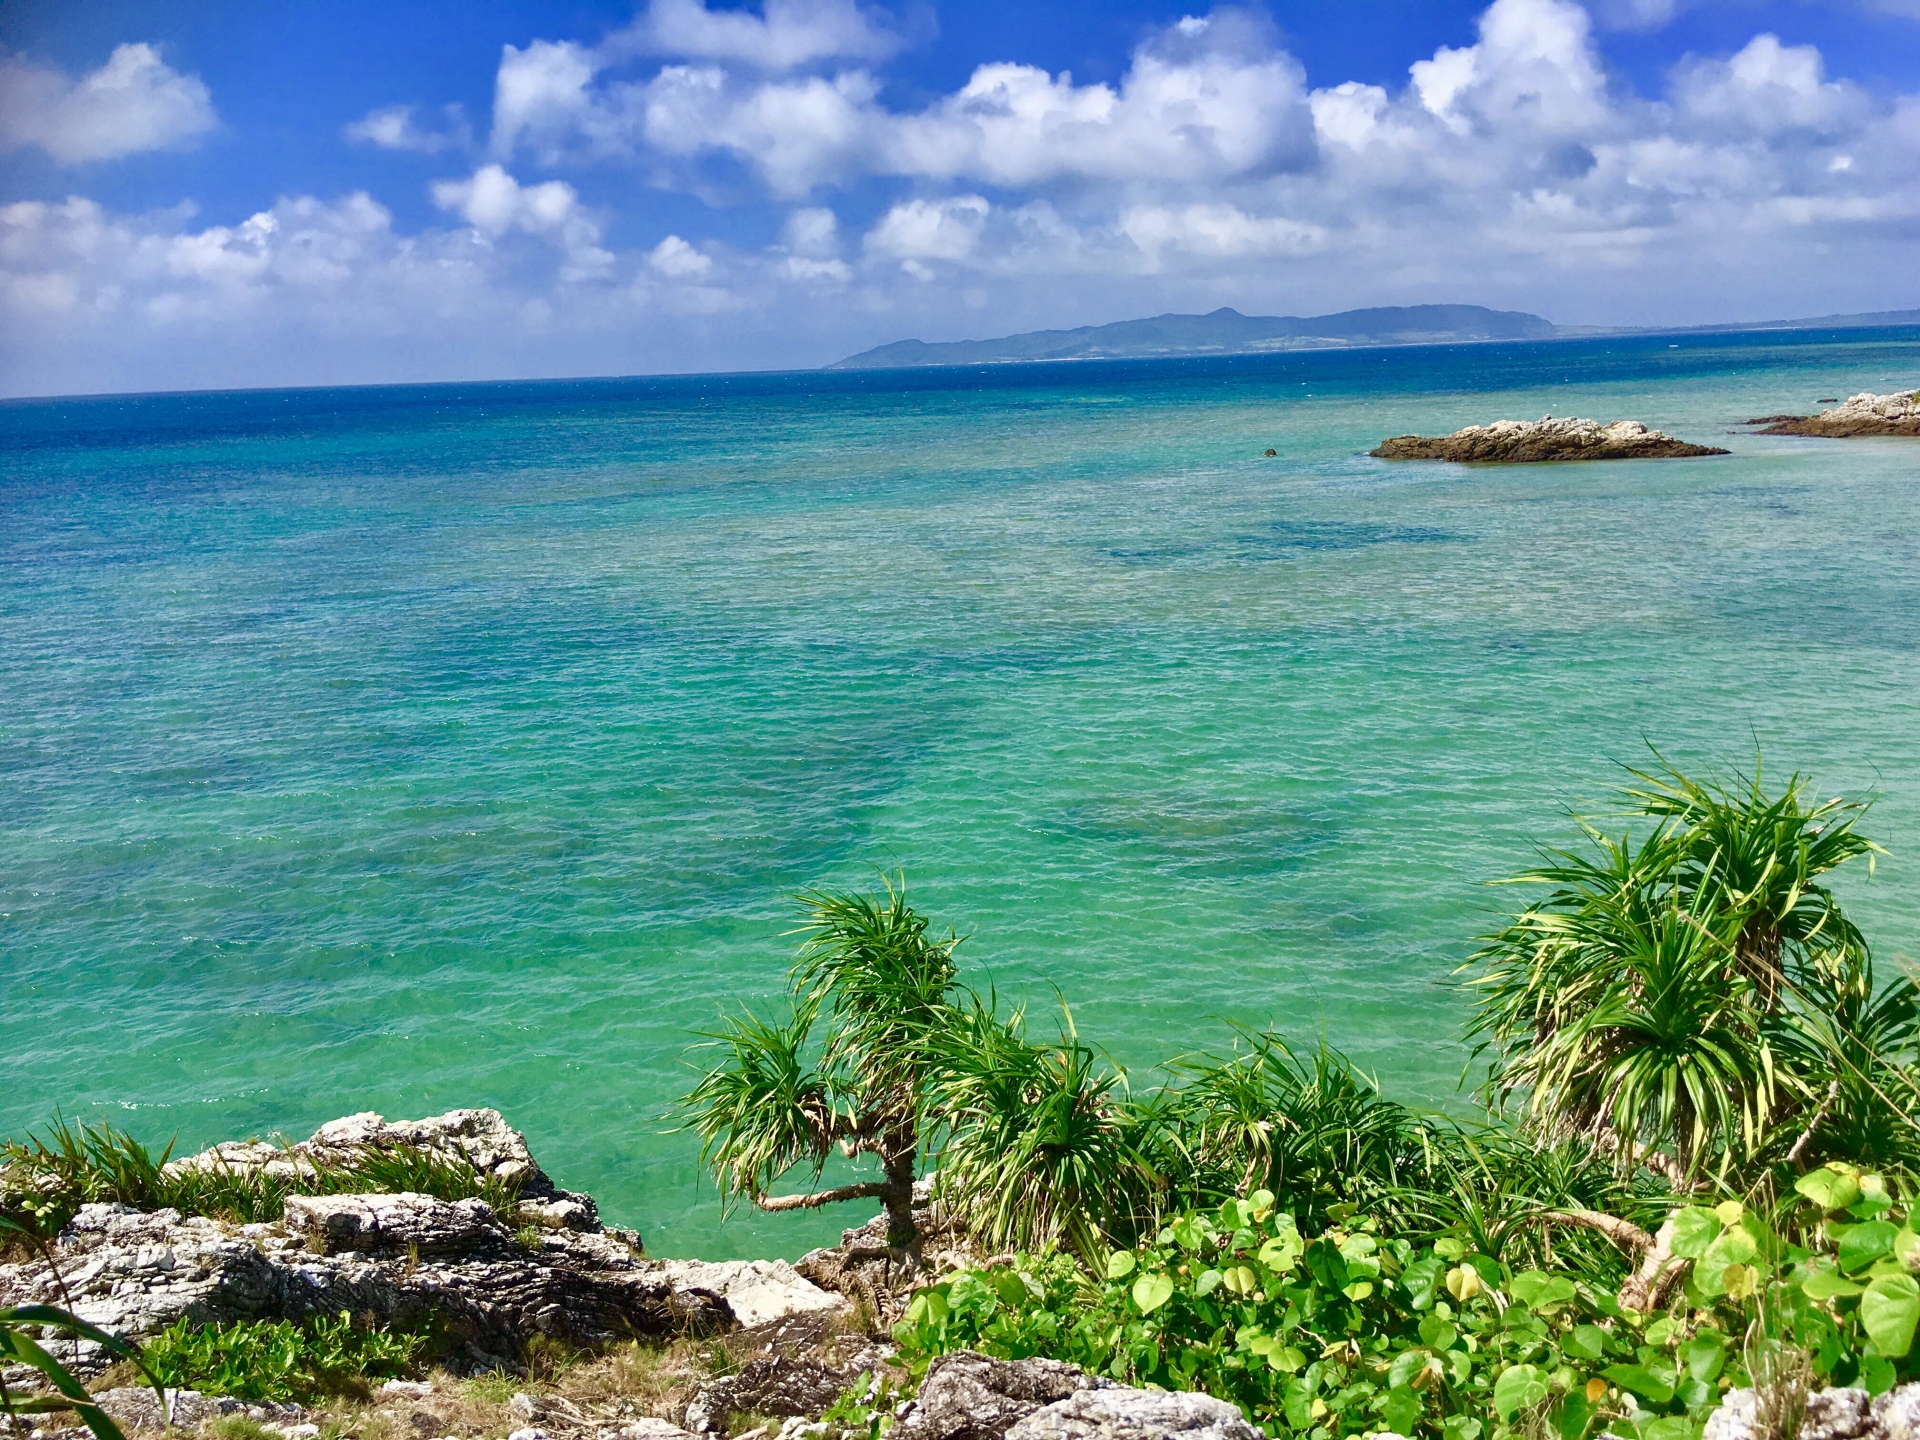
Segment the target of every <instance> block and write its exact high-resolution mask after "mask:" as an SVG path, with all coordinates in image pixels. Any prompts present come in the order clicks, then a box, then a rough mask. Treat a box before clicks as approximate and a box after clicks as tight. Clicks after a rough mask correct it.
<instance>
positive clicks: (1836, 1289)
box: [1800, 1269, 1864, 1300]
mask: <svg viewBox="0 0 1920 1440" xmlns="http://www.w3.org/2000/svg"><path fill="white" fill-rule="evenodd" d="M1863 1288H1864V1287H1863V1286H1860V1285H1856V1284H1854V1283H1853V1281H1851V1280H1849V1279H1847V1278H1846V1277H1845V1276H1844V1275H1842V1274H1841V1273H1840V1272H1839V1271H1838V1270H1825V1269H1823V1270H1816V1271H1814V1272H1813V1273H1812V1274H1811V1275H1809V1276H1808V1277H1807V1278H1806V1282H1805V1283H1804V1284H1802V1285H1801V1287H1800V1293H1801V1294H1803V1295H1805V1296H1806V1297H1807V1298H1808V1299H1809V1300H1844V1299H1846V1298H1847V1297H1848V1296H1850V1295H1858V1294H1859V1293H1860V1292H1861V1290H1862V1289H1863Z"/></svg>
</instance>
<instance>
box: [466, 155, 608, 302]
mask: <svg viewBox="0 0 1920 1440" xmlns="http://www.w3.org/2000/svg"><path fill="white" fill-rule="evenodd" d="M430 193H431V194H432V196H433V203H434V204H436V205H438V206H439V207H440V208H441V209H442V210H450V211H453V212H454V213H456V214H458V215H459V216H460V217H461V218H462V219H463V220H465V221H466V222H467V223H468V224H469V225H471V226H472V227H473V230H474V234H475V235H476V236H477V237H479V238H481V239H483V240H487V241H493V240H497V239H500V238H501V237H503V236H506V235H508V234H510V233H514V232H518V233H520V234H525V235H535V236H540V237H542V238H544V239H547V240H550V241H552V242H553V243H554V244H556V245H557V246H558V247H559V248H560V250H561V253H562V254H563V255H564V256H565V262H566V263H565V266H564V268H563V270H562V271H561V276H562V278H563V279H569V280H577V279H584V278H587V277H590V276H596V275H601V274H604V273H606V271H607V270H608V269H610V268H611V267H612V265H613V261H614V257H613V254H612V252H611V251H608V250H603V249H601V248H600V232H601V226H600V222H599V220H598V219H596V218H595V217H594V216H593V215H592V214H590V213H589V212H588V211H587V209H586V208H585V207H584V206H583V205H581V203H580V197H579V195H578V194H577V193H576V192H575V191H574V188H573V187H572V186H571V185H569V184H567V183H566V182H565V181H561V180H548V181H546V182H545V183H544V184H540V185H522V184H521V183H520V182H519V181H518V180H516V179H514V177H513V176H511V175H509V174H508V173H507V172H506V170H505V169H503V168H502V167H501V166H499V165H483V166H481V167H480V168H479V169H478V170H476V171H474V172H473V174H472V176H470V177H469V178H468V179H465V180H436V181H434V183H433V185H432V187H431V190H430Z"/></svg>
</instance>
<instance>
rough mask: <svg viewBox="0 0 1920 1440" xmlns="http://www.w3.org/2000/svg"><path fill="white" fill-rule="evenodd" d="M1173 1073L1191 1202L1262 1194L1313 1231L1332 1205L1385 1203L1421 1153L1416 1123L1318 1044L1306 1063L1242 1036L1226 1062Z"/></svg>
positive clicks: (1276, 1041) (1264, 1039) (1201, 1061)
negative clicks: (1177, 1081)
mask: <svg viewBox="0 0 1920 1440" xmlns="http://www.w3.org/2000/svg"><path fill="white" fill-rule="evenodd" d="M1169 1068H1171V1069H1172V1070H1173V1071H1174V1073H1175V1074H1176V1075H1178V1076H1179V1077H1180V1078H1181V1079H1182V1080H1183V1081H1184V1084H1183V1085H1182V1087H1181V1088H1180V1090H1179V1092H1178V1095H1177V1099H1176V1102H1175V1104H1176V1109H1177V1116H1178V1118H1177V1122H1176V1123H1177V1124H1178V1125H1179V1127H1180V1129H1181V1131H1182V1133H1183V1135H1184V1137H1185V1146H1186V1151H1187V1153H1188V1154H1189V1155H1190V1156H1191V1157H1192V1160H1193V1169H1192V1171H1191V1172H1190V1174H1189V1175H1188V1176H1187V1177H1186V1181H1185V1186H1184V1188H1186V1189H1188V1190H1189V1191H1190V1192H1191V1193H1192V1196H1193V1199H1194V1200H1195V1201H1196V1202H1199V1203H1209V1202H1213V1201H1216V1200H1219V1199H1221V1198H1223V1197H1225V1196H1227V1195H1236V1194H1237V1195H1244V1194H1247V1193H1249V1192H1251V1191H1252V1190H1253V1189H1256V1188H1259V1187H1262V1186H1264V1187H1265V1188H1267V1189H1269V1190H1271V1191H1272V1192H1273V1193H1274V1194H1275V1195H1276V1196H1278V1197H1279V1199H1280V1203H1281V1204H1283V1205H1285V1206H1288V1207H1289V1208H1291V1209H1293V1210H1294V1211H1295V1214H1296V1217H1297V1218H1298V1219H1299V1220H1300V1221H1301V1223H1302V1224H1307V1225H1313V1226H1318V1225H1321V1224H1324V1223H1325V1220H1326V1214H1327V1209H1328V1207H1329V1206H1332V1205H1336V1204H1342V1203H1360V1204H1367V1203H1371V1202H1372V1201H1373V1200H1375V1199H1377V1198H1378V1197H1380V1196H1382V1195H1384V1194H1385V1193H1386V1192H1387V1191H1388V1190H1389V1189H1390V1188H1391V1187H1392V1186H1394V1185H1396V1184H1397V1183H1399V1182H1400V1181H1401V1180H1402V1179H1404V1178H1405V1176H1406V1174H1407V1173H1408V1168H1409V1167H1410V1166H1411V1165H1413V1164H1415V1163H1416V1159H1417V1157H1418V1155H1419V1154H1420V1150H1421V1140H1420V1132H1419V1126H1418V1124H1417V1123H1416V1122H1415V1120H1414V1117H1413V1116H1412V1115H1411V1114H1410V1113H1409V1112H1408V1111H1407V1110H1406V1109H1405V1107H1403V1106H1401V1105H1398V1104H1396V1103H1394V1102H1393V1101H1391V1100H1388V1099H1386V1098H1385V1097H1384V1096H1382V1095H1381V1093H1380V1090H1379V1087H1378V1086H1377V1085H1376V1084H1375V1083H1374V1082H1373V1081H1372V1079H1370V1078H1369V1077H1367V1076H1365V1075H1363V1074H1361V1073H1360V1072H1359V1071H1358V1070H1356V1069H1355V1068H1354V1066H1353V1064H1352V1062H1351V1061H1349V1060H1348V1059H1347V1058H1346V1057H1345V1056H1344V1055H1342V1054H1340V1053H1339V1052H1338V1051H1336V1050H1333V1049H1332V1048H1330V1047H1329V1046H1327V1045H1326V1044H1325V1043H1324V1042H1323V1043H1322V1044H1321V1045H1320V1046H1319V1047H1318V1048H1317V1049H1316V1050H1314V1051H1313V1052H1312V1053H1311V1054H1309V1055H1307V1056H1305V1057H1302V1056H1301V1055H1299V1054H1297V1053H1296V1052H1295V1051H1294V1050H1293V1049H1292V1048H1291V1047H1290V1046H1289V1045H1288V1044H1287V1043H1286V1041H1284V1040H1283V1039H1281V1038H1280V1037H1279V1036H1278V1035H1275V1034H1273V1033H1272V1032H1266V1033H1254V1032H1252V1031H1245V1030H1243V1031H1241V1032H1240V1034H1239V1035H1238V1036H1237V1038H1236V1040H1235V1043H1234V1051H1233V1053H1232V1054H1231V1055H1229V1056H1227V1057H1224V1058H1214V1057H1210V1056H1203V1057H1199V1058H1196V1059H1191V1060H1182V1061H1177V1062H1175V1063H1174V1064H1173V1065H1172V1066H1170V1067H1169Z"/></svg>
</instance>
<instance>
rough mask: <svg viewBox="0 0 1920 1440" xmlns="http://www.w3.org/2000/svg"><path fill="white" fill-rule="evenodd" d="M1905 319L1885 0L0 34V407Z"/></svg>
mask: <svg viewBox="0 0 1920 1440" xmlns="http://www.w3.org/2000/svg"><path fill="white" fill-rule="evenodd" d="M1426 302H1446V303H1472V304H1483V305H1490V306H1494V307H1497V308H1502V309H1518V310H1527V311H1531V312H1534V313H1536V314H1540V315H1544V316H1546V317H1547V318H1548V319H1551V320H1554V321H1556V322H1558V323H1561V324H1581V325H1665V324H1672V325H1686V324H1707V323H1719V322H1727V321H1739V320H1762V319H1772V318H1783V317H1790V316H1803V315H1821V314H1830V313H1837V312H1851V311H1865V310H1883V309H1907V308H1912V307H1914V306H1920V0H1751V3H1715V0H1589V3H1588V4H1587V5H1586V6H1585V7H1584V8H1583V7H1582V6H1581V5H1579V4H1576V3H1574V0H1492V3H1491V4H1472V3H1451V0H1449V3H1426V4H1422V3H1414V0H1344V3H1340V4H1327V3H1324V0H1285V3H1281V0H1275V3H1271V4H1269V5H1266V6H1261V5H1216V6H1213V7H1212V8H1197V7H1194V6H1191V5H1182V4H1178V3H1173V4H1163V3H1156V0H1104V3H1103V0H1039V3H1036V0H1017V3H1016V0H979V3H960V0H897V3H879V0H875V3H861V0H762V3H757V4H743V5H728V4H725V3H720V0H643V3H640V4H638V5H637V6H636V5H635V4H634V3H632V0H627V3H611V0H572V3H556V4H546V5H535V4H528V3H515V0H464V3H461V4H457V5H456V4H428V3H418V0H381V3H371V0H329V3H327V4H312V3H289V0H254V3H250V4H240V3H212V0H166V3H154V0H89V3H87V4H85V5H75V4H73V3H71V0H0V394H6V395H31V394H43V395H44V394H74V393H95V392H112V391H151V390H177V389H198V388H209V387H226V386H256V385H309V384H348V383H377V382H392V381H427V380H455V379H484V378H509V377H532V376H563V375H612V374H641V373H685V372H692V371H704V370H751V369H795V368H802V367H808V366H814V365H820V364H824V363H827V362H830V361H832V360H835V359H838V358H840V357H842V356H844V355H847V354H850V353H853V352H855V351H858V350H861V349H865V348H867V347H869V346H872V345H878V344H883V343H886V342H889V341H893V340H898V339H903V338H908V337H918V338H920V339H925V340H946V339H961V338H984V337H990V336H996V335H1004V334H1010V333H1015V332H1019V331H1024V330H1031V329H1038V328H1046V327H1065V326H1074V325H1086V324H1100V323H1104V322H1107V321H1111V320H1119V319H1128V318H1133V317H1137V316H1142V315H1153V314H1160V313H1164V312H1167V311H1184V312H1192V311H1205V310H1211V309H1214V308H1215V307H1217V306H1221V305H1230V306H1233V307H1234V308H1236V309H1238V310H1241V311H1243V312H1245V313H1248V314H1298V315H1313V314H1322V313H1327V312H1330V311H1334V310H1340V309H1347V308H1353V307H1358V306H1366V305H1394V304H1418V303H1426Z"/></svg>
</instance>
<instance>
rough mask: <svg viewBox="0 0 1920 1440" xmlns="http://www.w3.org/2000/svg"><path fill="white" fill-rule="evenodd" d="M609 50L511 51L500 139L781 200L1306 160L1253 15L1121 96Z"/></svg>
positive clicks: (1187, 29) (1283, 62) (1037, 76)
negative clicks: (913, 180)
mask: <svg viewBox="0 0 1920 1440" xmlns="http://www.w3.org/2000/svg"><path fill="white" fill-rule="evenodd" d="M605 65H606V61H605V60H604V58H603V57H602V56H601V55H598V54H596V53H595V52H591V51H588V50H587V49H585V48H584V47H581V46H578V45H573V44H571V43H562V44H552V43H548V42H544V41H536V42H535V43H534V44H532V45H530V46H528V47H527V48H526V49H525V50H518V49H515V48H514V47H512V46H509V47H507V50H506V54H505V56H504V58H503V59H502V62H501V67H500V72H499V76H498V78H497V80H496V95H497V98H496V104H495V120H494V145H495V149H496V152H497V153H500V154H502V155H505V154H508V153H511V151H512V150H513V149H514V147H515V146H517V145H522V144H525V145H529V146H531V147H533V148H534V150H535V152H536V153H537V154H539V155H540V156H541V157H542V158H544V159H555V158H558V157H560V156H562V155H565V154H568V153H585V154H589V155H601V156H607V155H637V154H640V153H642V152H645V151H651V152H655V153H658V154H661V155H665V156H671V157H676V158H680V159H686V160H693V159H697V158H698V157H700V156H702V155H705V154H708V153H711V152H714V151H722V152H727V153H730V154H732V155H734V156H736V157H737V158H739V159H740V160H742V161H744V162H745V163H746V164H748V165H749V166H750V167H752V169H753V170H754V171H755V172H756V173H757V174H758V175H759V176H760V177H761V179H762V181H763V182H764V183H765V184H766V186H767V187H768V189H770V190H771V191H772V192H773V193H774V194H776V195H780V196H800V195H805V194H806V193H808V192H809V191H810V190H812V189H814V188H815V187H816V186H819V185H821V184H824V183H830V182H834V181H841V180H849V179H852V178H855V177H857V176H860V175H893V176H911V177H920V178H927V179H935V180H947V181H950V180H974V181H984V182H987V183H991V184H997V185H1014V186H1029V185H1035V184H1040V183H1044V182H1047V181H1050V180H1056V179H1069V180H1071V179H1090V180H1161V181H1179V182H1185V183H1195V182H1201V181H1205V180H1209V179H1219V178H1222V177H1227V176H1233V175H1241V174H1249V173H1254V172H1259V171H1269V170H1276V169H1289V168H1299V167H1301V166H1304V165H1306V164H1308V163H1310V161H1311V159H1312V155H1313V118H1312V115H1311V114H1310V112H1309V110H1308V108H1307V103H1306V102H1307V96H1306V85H1305V74H1304V72H1303V71H1302V69H1301V67H1300V65H1299V63H1298V62H1297V61H1296V60H1294V59H1293V57H1292V56H1290V55H1288V54H1287V53H1286V52H1285V51H1284V50H1281V49H1279V48H1277V46H1276V45H1275V44H1274V42H1273V39H1272V36H1271V34H1270V33H1269V30H1268V28H1267V27H1266V26H1265V25H1264V24H1263V23H1262V22H1260V21H1258V20H1257V19H1255V18H1254V17H1252V16H1249V15H1247V14H1245V13H1243V12H1240V11H1236V10H1221V11H1217V12H1215V13H1214V14H1213V15H1212V16H1211V17H1208V18H1205V19H1193V18H1189V20H1187V21H1183V22H1181V23H1180V24H1177V25H1174V26H1171V27H1169V28H1168V29H1167V30H1165V31H1164V32H1162V33H1161V34H1159V35H1157V36H1155V37H1153V38H1151V39H1150V40H1149V41H1148V42H1147V43H1145V44H1143V45H1142V46H1141V47H1140V48H1139V49H1138V50H1137V51H1136V52H1135V53H1134V56H1133V59H1132V63H1131V65H1130V66H1129V68H1128V70H1127V73H1126V74H1125V76H1124V77H1123V78H1122V79H1121V81H1120V84H1119V86H1118V87H1117V88H1116V87H1114V86H1109V85H1076V84H1075V83H1074V81H1073V77H1072V76H1071V75H1069V74H1066V73H1064V72H1063V73H1061V74H1058V75H1054V74H1049V73H1048V72H1047V71H1045V70H1042V69H1039V68H1037V67H1035V66H1031V65H1022V64H1015V63H1010V62H1009V63H997V64H989V65H982V66H980V67H979V68H978V69H976V70H975V71H974V73H973V75H972V77H971V78H970V79H969V80H968V82H967V84H966V85H964V86H963V87H962V88H961V89H960V90H958V91H957V92H955V93H954V94H952V95H949V96H946V97H944V98H943V99H941V100H938V101H936V102H935V103H933V104H932V105H930V106H928V107H926V108H925V109H923V110H920V111H915V112H899V111H894V110H890V109H888V108H887V107H886V106H884V105H883V104H881V103H880V100H879V94H880V86H879V83H878V82H877V81H876V80H875V78H874V77H873V76H872V75H871V74H869V73H868V72H867V71H865V70H862V69H852V70H842V71H840V72H838V73H836V74H834V75H831V76H819V75H814V76H800V77H788V78H781V79H772V80H768V79H759V78H751V77H742V76H739V75H736V74H735V73H734V72H733V71H731V70H729V69H727V68H726V67H725V66H722V65H716V64H706V65H669V66H666V67H664V68H663V69H662V70H661V71H660V72H659V73H658V74H657V75H655V76H654V77H653V79H652V80H650V81H646V82H611V83H598V82H597V80H596V77H597V76H598V75H599V73H600V71H601V70H602V69H603V68H605Z"/></svg>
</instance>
